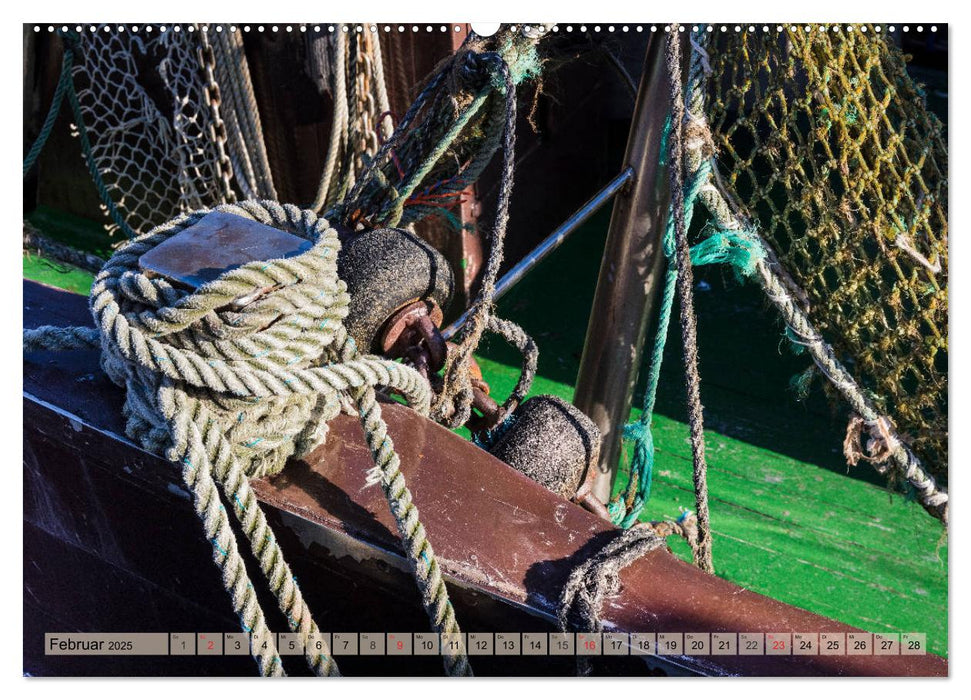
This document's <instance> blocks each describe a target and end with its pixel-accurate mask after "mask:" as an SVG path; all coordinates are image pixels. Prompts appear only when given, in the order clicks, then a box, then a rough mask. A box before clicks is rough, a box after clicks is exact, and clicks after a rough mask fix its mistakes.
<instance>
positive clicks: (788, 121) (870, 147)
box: [706, 26, 948, 480]
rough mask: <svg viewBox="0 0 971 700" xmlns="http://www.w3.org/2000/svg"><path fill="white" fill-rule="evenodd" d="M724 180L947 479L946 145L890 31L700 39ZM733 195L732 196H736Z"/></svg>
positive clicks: (819, 317) (818, 323)
mask: <svg viewBox="0 0 971 700" xmlns="http://www.w3.org/2000/svg"><path fill="white" fill-rule="evenodd" d="M706 61H707V62H708V64H709V66H708V67H710V73H709V75H710V76H711V77H710V78H709V79H708V80H707V81H706V82H707V90H706V93H707V94H706V100H707V105H708V108H707V117H708V120H709V125H710V128H711V138H712V139H713V141H714V144H713V146H714V152H715V153H716V162H717V166H718V170H719V172H720V178H718V179H720V182H719V183H718V184H719V189H721V190H722V192H723V194H726V195H727V199H728V200H729V203H730V204H732V205H733V207H734V208H735V209H736V210H737V213H738V214H739V216H740V218H742V219H747V220H748V221H750V222H752V223H755V224H757V227H758V230H759V232H760V233H761V234H762V236H763V237H764V238H765V239H766V240H767V241H768V243H769V244H770V245H771V246H772V247H773V248H774V250H775V253H776V255H777V256H778V258H779V260H780V261H781V263H782V266H783V267H784V268H785V272H786V273H787V274H788V275H789V276H790V277H791V280H792V282H793V283H794V289H796V290H799V293H798V294H797V297H798V298H799V302H800V304H801V305H802V307H803V311H805V312H806V313H807V314H808V316H809V318H810V319H811V321H812V323H813V325H814V326H815V327H816V329H817V330H818V331H819V333H820V334H821V335H822V336H823V337H824V338H825V340H826V341H827V342H828V343H830V344H831V345H832V346H833V349H834V350H835V352H836V354H837V355H838V356H839V358H840V359H841V360H842V362H843V364H844V365H845V366H846V367H847V369H848V370H849V372H850V373H851V374H852V375H853V376H854V378H855V379H856V381H857V382H859V383H860V384H861V385H862V386H863V387H864V389H865V390H867V391H868V393H870V395H871V398H872V400H873V401H874V402H875V403H876V405H877V406H878V407H879V409H880V410H881V411H882V412H884V413H886V414H887V415H888V416H890V418H891V420H892V421H893V423H894V424H895V426H896V428H897V430H898V431H899V432H900V435H901V436H902V438H903V439H904V440H905V441H907V442H908V443H909V444H910V446H911V448H912V449H913V451H914V453H915V454H916V455H917V456H918V457H919V458H920V460H921V462H922V463H923V464H924V466H925V468H926V469H927V470H928V471H929V472H931V473H932V474H934V475H935V476H937V477H939V478H941V479H943V480H946V477H947V459H948V454H947V143H946V135H945V129H944V126H943V125H942V124H941V122H940V121H939V120H938V119H937V118H936V117H935V116H934V115H933V114H932V113H931V112H929V110H928V108H927V105H926V104H925V95H924V93H923V91H922V89H921V88H920V86H919V85H917V84H916V83H915V82H914V80H913V79H912V78H911V77H910V76H909V75H908V73H907V70H906V57H905V56H904V55H903V53H902V52H901V51H900V50H899V49H898V48H897V47H895V46H894V45H893V44H892V43H891V41H890V40H889V36H888V33H887V29H886V28H885V27H884V28H878V27H874V26H867V27H865V29H864V28H862V27H858V28H857V29H856V30H855V31H852V30H849V31H848V30H845V29H844V30H843V31H827V30H826V29H825V28H823V27H818V26H814V27H812V28H811V31H806V30H805V28H803V27H798V28H795V27H789V28H786V29H785V30H784V31H782V32H779V33H775V32H770V33H763V32H741V33H736V34H734V35H730V36H727V37H726V36H721V37H718V38H717V39H713V40H712V41H710V42H709V45H708V48H707V55H706ZM733 200H734V201H733Z"/></svg>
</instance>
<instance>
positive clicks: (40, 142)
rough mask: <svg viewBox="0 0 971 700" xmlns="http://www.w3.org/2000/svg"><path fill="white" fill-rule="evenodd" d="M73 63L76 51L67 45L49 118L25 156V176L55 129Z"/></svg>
mask: <svg viewBox="0 0 971 700" xmlns="http://www.w3.org/2000/svg"><path fill="white" fill-rule="evenodd" d="M73 64H74V53H73V52H72V51H71V49H70V48H69V47H67V46H65V47H64V57H63V59H62V62H61V76H60V78H58V80H57V87H56V88H55V89H54V96H53V98H51V107H50V109H49V110H48V111H47V118H46V119H44V125H43V126H42V127H41V129H40V133H39V134H37V140H36V141H34V145H33V146H31V147H30V151H28V152H27V157H26V158H24V177H27V173H29V172H30V169H31V168H33V167H34V163H36V162H37V158H38V156H40V152H41V151H42V150H43V149H44V144H45V143H47V138H48V137H49V136H50V135H51V131H52V130H53V129H54V122H56V121H57V115H58V114H59V113H60V111H61V102H63V101H64V93H65V92H66V91H67V89H68V86H69V85H70V84H71V68H72V66H73Z"/></svg>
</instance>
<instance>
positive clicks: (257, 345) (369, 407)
mask: <svg viewBox="0 0 971 700" xmlns="http://www.w3.org/2000/svg"><path fill="white" fill-rule="evenodd" d="M216 210H217V211H222V212H226V213H229V214H235V215H238V216H243V217H247V218H251V219H254V220H256V221H259V222H261V223H264V224H267V225H269V226H274V227H277V228H281V229H284V230H286V231H289V232H290V233H293V234H295V235H297V236H300V237H302V238H304V239H306V240H309V241H311V242H312V244H313V245H312V246H311V247H310V248H309V249H308V250H307V251H305V252H304V253H301V254H299V255H296V256H294V257H291V258H286V259H281V260H271V261H264V262H251V263H247V264H246V265H243V266H241V267H239V268H235V269H232V270H229V271H227V272H225V273H224V274H223V275H221V276H220V277H219V278H218V279H216V280H214V281H212V282H209V283H207V284H205V285H203V286H201V287H200V288H199V289H197V290H196V291H193V292H187V291H183V290H180V289H177V288H175V287H173V286H172V285H171V284H169V283H168V282H166V281H165V280H164V279H163V278H160V277H149V276H147V275H145V274H144V273H142V272H141V271H140V269H139V266H138V261H139V258H140V256H141V255H142V254H143V253H145V252H147V251H148V250H151V249H152V248H154V247H155V246H157V245H159V244H161V243H162V242H164V241H166V240H168V239H169V238H171V237H172V236H174V235H176V234H177V233H179V232H181V231H183V230H185V229H186V228H188V227H190V226H192V225H193V224H195V223H196V222H198V221H199V220H200V219H201V218H202V217H203V216H204V215H205V214H206V213H208V212H207V211H206V210H202V211H198V212H193V213H191V214H186V215H183V216H180V217H178V218H177V219H175V220H173V221H171V222H169V223H166V224H164V225H162V226H159V227H157V228H155V229H154V230H152V231H151V232H149V233H148V234H146V235H144V236H141V237H139V238H137V239H135V240H134V241H132V242H130V243H129V244H127V245H126V246H124V247H122V248H121V249H119V250H118V251H117V252H116V253H115V254H114V255H113V256H112V257H111V259H110V260H109V261H108V262H107V263H106V264H105V267H104V268H103V269H102V271H101V272H100V273H99V274H98V276H97V277H96V279H95V283H94V285H93V287H92V290H91V302H90V306H91V311H92V314H93V316H94V320H95V323H96V328H95V329H91V328H57V327H50V326H47V327H42V328H38V329H35V330H28V331H24V334H23V344H24V351H25V352H29V351H32V350H38V349H51V350H56V349H76V348H95V347H100V349H101V364H102V367H103V368H104V370H105V372H106V373H107V374H108V376H109V377H110V378H111V380H112V381H113V382H115V383H116V384H118V385H119V386H122V387H124V388H125V390H126V396H125V405H124V409H123V410H124V414H125V417H126V419H127V423H126V433H127V434H128V435H129V436H130V437H132V438H133V439H134V440H136V441H137V442H139V443H140V444H141V445H142V446H143V447H144V448H145V449H147V450H149V451H152V452H155V453H157V454H163V455H165V457H166V458H168V459H169V460H171V461H173V462H176V463H178V464H179V465H180V467H181V468H182V476H183V480H184V481H185V484H186V486H187V487H188V489H189V491H190V493H191V494H192V498H193V504H194V507H195V510H196V513H197V514H198V516H199V518H200V519H201V521H202V523H203V529H204V531H205V534H206V537H207V539H208V540H209V541H210V543H211V544H212V551H213V560H214V561H215V562H216V564H217V565H218V566H219V568H220V570H221V572H222V577H223V584H224V586H225V588H226V590H227V591H228V592H229V594H230V597H231V599H232V604H233V608H234V610H235V611H236V613H237V614H238V615H239V618H240V621H241V625H242V627H243V629H244V630H245V631H247V632H250V633H251V634H253V635H254V638H256V639H263V640H267V641H268V644H266V645H265V648H264V645H262V644H261V645H260V646H259V647H255V648H254V657H255V659H256V661H257V664H258V666H259V669H260V672H261V673H262V674H263V675H283V673H284V671H283V666H282V663H281V661H280V657H279V655H278V653H277V650H276V648H275V647H274V646H273V644H272V637H271V636H270V635H269V630H268V629H267V627H266V621H265V616H264V614H263V610H262V608H261V607H260V604H259V602H258V600H257V597H256V593H255V590H254V588H253V585H252V582H251V579H250V576H249V573H248V572H247V570H246V566H245V564H244V562H243V560H242V558H241V556H240V554H239V551H238V545H237V542H236V537H235V535H234V534H233V531H232V529H231V527H230V523H229V516H228V514H227V509H226V504H228V505H229V506H230V508H231V509H232V512H233V514H234V516H235V517H236V519H237V520H238V522H239V524H240V526H241V529H242V531H243V533H244V534H245V536H246V538H247V540H248V541H249V543H250V546H251V548H252V551H253V554H254V555H255V557H256V560H257V561H258V562H259V566H260V569H261V571H262V573H263V575H264V577H265V579H266V582H267V584H268V586H269V588H270V590H271V591H272V593H273V594H274V596H275V598H276V600H277V603H278V604H279V607H280V609H281V610H282V611H283V613H284V614H285V616H286V618H287V621H288V624H289V626H290V629H291V631H293V632H295V633H298V634H300V635H301V638H302V639H303V641H304V642H305V648H306V649H307V652H306V660H307V663H308V665H309V666H310V667H311V668H312V669H313V670H314V671H315V672H316V673H318V674H320V675H336V674H337V667H336V664H335V663H334V660H333V659H332V658H331V657H330V654H329V651H328V650H325V651H324V652H323V653H319V654H318V653H313V652H312V651H311V645H309V644H306V642H307V637H308V635H310V634H311V633H314V632H316V631H317V630H318V628H317V626H316V624H315V623H314V621H313V618H312V617H311V614H310V611H309V609H308V608H307V606H306V604H305V602H304V600H303V596H302V595H301V593H300V589H299V587H298V586H297V583H296V581H295V580H294V578H293V575H292V573H291V572H290V569H289V567H288V566H287V564H286V561H285V560H284V557H283V553H282V552H281V550H280V548H279V545H278V544H277V540H276V537H275V536H274V534H273V531H272V529H271V528H270V526H269V524H268V523H267V521H266V518H265V516H264V514H263V511H262V509H261V508H260V506H259V504H258V502H257V500H256V497H255V495H254V494H253V491H252V489H251V488H250V479H252V478H258V477H263V476H268V475H272V474H276V473H278V472H279V471H280V470H281V469H282V468H283V466H284V464H285V462H286V460H287V458H289V457H291V456H294V457H300V456H303V455H306V454H307V453H308V452H310V451H311V450H312V449H313V448H314V447H315V446H317V445H318V444H319V443H320V442H321V441H322V440H323V439H324V437H325V435H326V430H327V422H328V421H329V420H331V419H332V418H333V417H334V416H336V415H337V413H338V412H339V410H340V406H341V402H342V398H344V397H346V398H349V399H350V400H352V401H353V403H354V405H355V407H356V408H357V410H358V412H359V415H360V420H361V425H362V427H363V429H364V433H365V438H366V440H367V443H368V446H369V448H370V450H371V453H372V456H373V458H374V467H373V468H372V469H371V470H370V472H369V474H368V483H372V484H380V485H381V488H382V489H383V491H384V493H385V496H386V497H387V500H388V505H389V508H390V510H391V513H392V514H393V516H394V518H395V521H396V523H397V527H398V531H399V534H400V535H401V538H402V541H403V544H404V550H405V555H406V557H407V559H408V561H409V563H410V565H411V567H412V569H413V572H414V575H415V580H416V583H417V585H418V588H419V591H420V593H421V596H422V600H423V603H424V605H425V608H426V611H427V612H428V614H429V617H430V619H431V621H432V627H433V629H435V630H436V631H438V632H440V633H456V632H458V631H459V627H458V624H457V623H456V620H455V613H454V611H453V609H452V605H451V602H450V601H449V598H448V592H447V590H446V588H445V584H444V581H443V579H442V574H441V570H440V568H439V565H438V563H437V560H436V558H435V554H434V551H433V549H432V546H431V544H430V543H429V541H428V538H427V535H426V533H425V530H424V527H423V526H422V524H421V521H420V519H419V513H418V509H417V507H416V506H415V505H414V503H413V502H412V498H411V494H410V492H409V491H408V488H407V486H406V485H405V481H404V477H403V475H402V474H401V471H400V463H399V460H398V456H397V454H396V453H395V450H394V445H393V443H392V440H391V438H390V436H388V433H387V426H386V425H385V423H384V421H383V419H382V418H381V410H380V406H379V404H378V402H377V401H376V396H375V388H376V387H386V388H387V389H389V390H393V391H395V392H397V393H399V394H401V395H402V396H404V397H405V398H406V400H407V401H408V403H409V404H410V405H411V406H412V407H413V408H414V409H415V410H417V411H419V412H421V413H423V414H427V412H428V409H429V403H430V394H429V391H428V385H427V383H426V382H425V380H424V379H423V378H422V377H421V375H419V374H418V373H417V372H415V371H414V370H412V369H410V368H408V367H405V366H404V365H401V364H399V363H395V362H391V361H388V360H384V359H381V358H377V357H373V356H363V355H360V354H359V353H358V352H357V350H356V348H355V347H354V342H353V340H352V339H351V338H350V337H349V336H348V334H347V331H346V329H345V327H344V323H343V320H344V318H345V317H346V315H347V312H348V301H349V298H348V294H347V291H346V286H345V284H344V282H343V281H341V280H340V279H339V278H338V275H337V255H338V252H339V250H340V242H339V239H338V235H337V232H336V230H335V229H333V228H331V227H330V225H329V224H328V222H327V221H326V220H325V219H322V218H318V217H317V215H316V214H315V213H314V212H312V211H306V210H300V209H299V208H297V207H295V206H292V205H281V204H278V203H276V202H270V201H244V202H240V203H239V204H235V205H224V206H220V207H218V208H217V209H216ZM268 288H269V289H271V291H269V292H267V293H266V294H264V295H263V296H262V297H260V298H258V299H257V300H256V301H253V302H251V303H250V304H248V305H247V306H245V307H244V308H242V309H240V310H234V309H233V308H232V306H230V303H231V302H232V301H233V300H235V299H238V298H240V297H242V296H245V295H250V294H252V293H253V292H254V290H263V289H268ZM443 661H444V664H445V668H446V671H447V672H448V673H450V674H454V675H468V674H470V673H471V671H470V669H469V664H468V659H467V658H466V656H465V653H464V649H462V650H459V651H457V652H454V653H446V655H445V656H444V659H443Z"/></svg>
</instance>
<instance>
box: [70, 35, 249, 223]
mask: <svg viewBox="0 0 971 700" xmlns="http://www.w3.org/2000/svg"><path fill="white" fill-rule="evenodd" d="M79 43H80V49H81V50H80V60H79V61H78V66H77V67H76V69H75V81H76V84H77V88H78V101H79V103H80V107H81V115H82V118H83V121H84V124H85V127H86V131H87V134H88V138H89V140H90V143H91V155H92V157H93V159H94V162H95V165H96V166H97V169H98V172H99V173H100V175H101V179H102V181H103V182H104V184H105V188H106V189H107V194H108V197H109V199H110V200H111V201H112V202H113V203H114V205H115V206H116V207H117V208H118V210H119V211H120V212H121V214H122V216H123V217H124V219H125V221H126V222H127V223H128V225H129V226H131V228H132V229H133V230H134V231H135V232H145V231H148V230H149V229H150V228H152V227H153V226H156V225H158V224H160V223H162V222H164V221H167V220H169V219H171V218H172V217H174V216H175V215H177V214H179V213H181V212H185V211H190V210H193V209H198V208H200V207H206V206H212V205H215V204H220V203H224V202H225V201H226V200H227V198H228V197H231V195H230V194H229V193H228V192H227V189H226V187H225V183H224V180H222V178H221V169H220V158H219V154H218V150H217V142H216V139H215V138H214V137H213V133H214V128H215V127H214V119H213V111H212V105H211V101H210V99H209V97H208V96H207V94H206V82H205V76H204V72H203V66H202V64H201V62H200V61H201V56H200V48H201V47H200V41H199V39H198V38H197V36H196V35H195V33H192V32H187V31H182V32H174V31H167V32H159V31H156V32H155V33H154V34H151V33H147V32H143V33H141V34H135V33H133V32H131V31H127V32H120V31H115V30H114V28H111V31H102V28H101V27H98V28H97V30H96V31H92V32H85V33H82V34H81V35H80V37H79ZM109 228H114V227H109Z"/></svg>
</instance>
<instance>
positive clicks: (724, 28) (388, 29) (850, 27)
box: [34, 24, 937, 33]
mask: <svg viewBox="0 0 971 700" xmlns="http://www.w3.org/2000/svg"><path fill="white" fill-rule="evenodd" d="M786 26H789V28H790V29H791V30H792V31H806V32H812V31H821V32H825V31H832V32H840V31H846V32H854V31H860V32H864V33H865V32H867V31H869V30H868V28H867V26H866V25H854V24H831V25H825V24H806V25H783V24H772V25H769V24H762V25H753V24H746V25H742V24H734V25H731V24H720V25H718V24H716V25H704V28H702V26H701V25H692V27H691V31H693V32H700V31H702V30H703V29H704V31H707V32H723V33H729V32H734V33H742V32H759V31H761V32H763V33H768V32H772V31H776V32H781V31H783V30H784V29H785V27H786ZM463 28H464V26H463V25H459V24H453V25H445V24H440V25H431V24H425V25H419V24H409V25H404V24H394V25H392V24H382V25H377V24H283V25H277V24H272V25H264V24H255V25H254V24H243V25H235V24H229V25H222V24H215V25H203V26H202V31H217V32H222V31H230V32H237V31H242V32H244V33H245V32H257V33H260V32H264V33H265V32H270V33H274V32H276V33H279V32H281V31H282V32H285V33H293V32H304V33H306V32H315V33H321V32H323V33H334V32H338V31H343V32H364V31H370V32H379V31H383V32H385V33H392V32H398V33H404V32H409V31H410V32H412V33H418V32H425V33H432V32H435V31H436V30H437V31H438V32H448V31H449V30H450V29H451V31H453V32H460V31H462V29H463ZM511 28H512V30H513V31H515V30H516V26H515V25H513V26H512V27H511ZM522 28H523V29H524V30H525V31H530V30H536V31H539V32H544V31H552V32H567V33H569V32H574V31H579V32H581V33H583V32H588V31H593V32H603V31H606V32H608V33H610V32H618V31H619V32H621V33H623V32H645V31H650V32H658V31H662V30H663V31H665V32H670V31H671V25H664V24H649V25H645V24H634V25H628V24H623V25H614V24H609V25H599V24H594V25H585V24H581V25H574V24H566V25H558V24H557V25H553V26H552V27H544V26H532V27H531V26H530V25H523V27H522ZM45 29H46V31H48V32H54V31H56V30H58V29H60V30H61V31H65V32H66V31H69V30H72V29H73V30H74V31H75V32H78V33H80V32H83V31H89V32H95V31H98V30H99V25H93V24H89V25H80V24H78V25H66V24H65V25H61V26H57V25H53V24H49V25H46V27H45V26H41V25H34V31H35V32H41V31H44V30H45ZM100 30H101V31H104V32H111V31H116V32H125V31H131V32H134V33H138V32H142V31H144V32H147V33H151V32H153V31H158V32H166V31H174V32H181V31H187V32H194V31H196V27H195V25H191V24H189V25H184V26H183V25H179V24H174V25H164V24H163V25H150V24H149V25H136V24H132V25H126V24H117V25H104V26H100ZM678 30H679V31H682V32H683V31H685V30H686V27H685V25H680V26H679V27H678ZM898 30H899V31H903V32H910V31H917V32H923V31H925V30H929V31H931V32H936V31H937V25H935V24H932V25H930V26H925V25H923V24H916V25H912V24H904V25H901V26H899V27H898V26H896V25H890V26H889V27H887V31H888V32H896V31H898ZM874 31H876V32H881V31H883V30H882V28H881V27H880V26H876V27H874Z"/></svg>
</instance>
